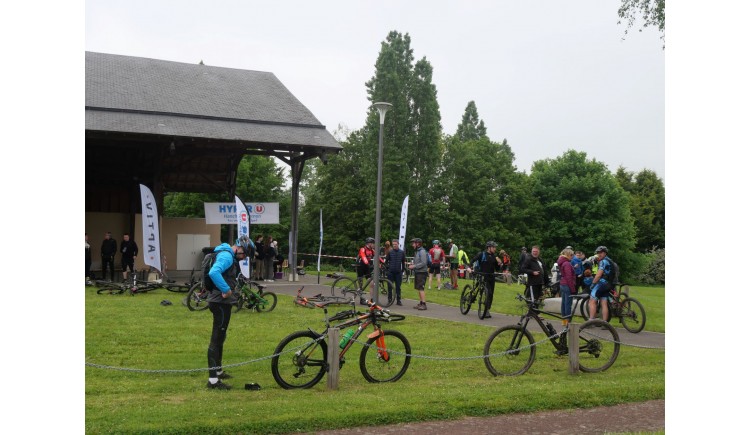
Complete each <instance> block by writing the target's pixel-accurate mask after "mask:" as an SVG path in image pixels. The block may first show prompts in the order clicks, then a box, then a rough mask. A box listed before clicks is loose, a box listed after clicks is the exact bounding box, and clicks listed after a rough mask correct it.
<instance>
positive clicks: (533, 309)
mask: <svg viewBox="0 0 750 435" xmlns="http://www.w3.org/2000/svg"><path fill="white" fill-rule="evenodd" d="M521 299H523V298H521ZM526 303H527V307H528V309H529V310H528V311H527V312H526V314H524V315H523V316H521V319H520V320H519V321H518V325H519V326H521V327H522V328H523V329H524V330H525V329H527V328H528V325H529V321H530V320H531V319H534V320H536V323H537V324H538V325H539V328H541V330H542V332H543V333H544V335H546V336H547V338H549V339H550V342H552V345H553V346H555V349H557V350H560V351H562V350H567V349H568V345H567V344H566V343H563V341H564V340H563V337H565V334H566V333H565V332H563V333H561V334H559V335H558V333H557V331H555V329H554V326H552V323H550V322H549V321H547V325H545V324H544V321H545V320H546V319H544V318H543V317H541V315H542V314H544V315H549V316H552V317H555V318H557V319H559V320H562V319H563V316H561V315H558V314H555V313H552V312H549V311H544V310H541V309H539V307H538V305H537V303H535V302H534V303H529V302H528V301H527V302H526Z"/></svg>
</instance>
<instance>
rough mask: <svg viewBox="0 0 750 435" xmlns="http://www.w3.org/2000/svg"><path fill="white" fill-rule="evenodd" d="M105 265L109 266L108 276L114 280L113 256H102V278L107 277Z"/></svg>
mask: <svg viewBox="0 0 750 435" xmlns="http://www.w3.org/2000/svg"><path fill="white" fill-rule="evenodd" d="M107 267H109V271H110V277H111V279H112V281H114V280H115V256H114V255H112V256H102V279H107Z"/></svg>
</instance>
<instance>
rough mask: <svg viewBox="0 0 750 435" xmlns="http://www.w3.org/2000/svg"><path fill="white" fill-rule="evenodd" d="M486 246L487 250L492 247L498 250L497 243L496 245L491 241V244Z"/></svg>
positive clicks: (488, 243)
mask: <svg viewBox="0 0 750 435" xmlns="http://www.w3.org/2000/svg"><path fill="white" fill-rule="evenodd" d="M485 246H486V247H487V248H491V247H492V248H497V243H495V242H493V241H492V240H490V241H489V242H487V244H486V245H485Z"/></svg>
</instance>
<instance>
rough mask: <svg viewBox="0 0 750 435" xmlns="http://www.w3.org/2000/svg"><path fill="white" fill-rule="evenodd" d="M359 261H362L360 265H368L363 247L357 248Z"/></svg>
mask: <svg viewBox="0 0 750 435" xmlns="http://www.w3.org/2000/svg"><path fill="white" fill-rule="evenodd" d="M359 259H360V261H362V264H365V265H367V264H370V261H369V260H368V259H367V255H365V248H364V247H361V248H359Z"/></svg>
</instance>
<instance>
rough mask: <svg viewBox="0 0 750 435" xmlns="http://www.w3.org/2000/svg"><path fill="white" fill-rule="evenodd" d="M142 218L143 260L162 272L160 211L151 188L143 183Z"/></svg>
mask: <svg viewBox="0 0 750 435" xmlns="http://www.w3.org/2000/svg"><path fill="white" fill-rule="evenodd" d="M141 218H142V223H143V261H144V262H145V263H146V265H147V266H151V267H153V268H154V269H156V270H158V271H159V272H162V270H161V269H162V267H161V244H160V242H159V212H158V210H157V209H156V199H154V194H153V193H151V189H149V188H148V187H146V186H144V185H143V184H141Z"/></svg>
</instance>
